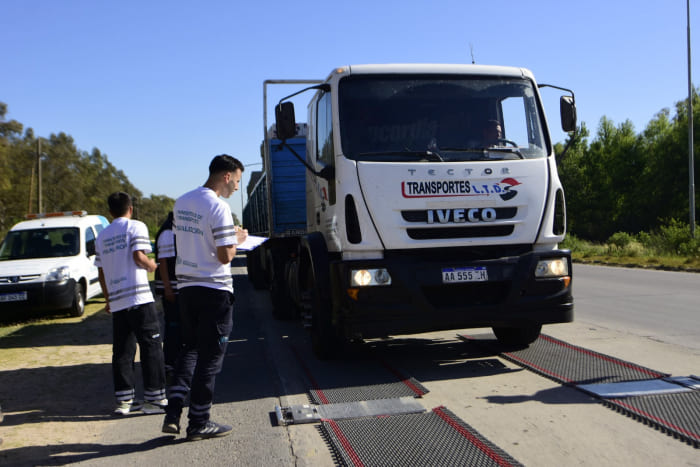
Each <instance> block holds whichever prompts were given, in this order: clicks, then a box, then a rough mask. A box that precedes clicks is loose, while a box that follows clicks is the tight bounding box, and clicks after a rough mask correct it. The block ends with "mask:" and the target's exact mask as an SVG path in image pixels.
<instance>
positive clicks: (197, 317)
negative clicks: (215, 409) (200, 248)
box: [167, 286, 233, 427]
mask: <svg viewBox="0 0 700 467" xmlns="http://www.w3.org/2000/svg"><path fill="white" fill-rule="evenodd" d="M178 292H179V298H178V299H179V303H180V329H181V330H182V332H181V337H182V348H181V350H180V355H179V356H178V359H177V363H176V367H175V374H174V376H173V382H172V385H171V386H170V387H169V388H168V392H169V393H168V407H167V415H168V417H173V418H177V419H179V417H180V414H181V413H182V407H183V405H184V401H185V397H186V396H187V393H188V391H189V392H190V409H189V412H188V418H189V424H190V426H192V427H199V426H202V425H204V424H205V423H206V422H207V421H208V420H209V414H210V410H211V405H212V399H213V397H214V385H215V381H216V375H217V374H218V373H220V372H221V368H222V366H223V362H224V356H225V354H226V346H227V344H228V337H229V334H230V333H231V330H232V328H233V294H231V293H230V292H227V291H225V290H217V289H212V288H209V287H198V286H191V287H183V288H181V289H179V290H178ZM190 388H191V389H190Z"/></svg>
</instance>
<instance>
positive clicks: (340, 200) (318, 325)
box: [276, 65, 575, 353]
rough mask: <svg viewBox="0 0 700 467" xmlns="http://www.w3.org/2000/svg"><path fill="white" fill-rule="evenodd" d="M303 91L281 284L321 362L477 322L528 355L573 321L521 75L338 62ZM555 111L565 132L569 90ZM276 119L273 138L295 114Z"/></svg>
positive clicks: (562, 214) (566, 259)
mask: <svg viewBox="0 0 700 467" xmlns="http://www.w3.org/2000/svg"><path fill="white" fill-rule="evenodd" d="M313 89H314V91H315V93H314V95H313V97H312V99H311V101H310V103H309V105H308V122H307V123H308V136H307V145H306V151H305V152H306V153H305V161H306V164H307V166H308V171H307V176H306V203H307V210H306V218H307V233H306V235H305V236H303V237H302V238H301V241H300V245H299V251H298V252H296V253H295V255H292V256H295V257H297V258H298V259H296V260H292V261H293V262H295V263H296V264H293V265H292V267H291V268H290V267H289V265H288V266H287V270H286V273H285V274H286V275H287V277H290V275H291V276H293V277H295V278H296V279H295V280H294V281H291V282H289V284H288V286H289V287H291V288H292V289H298V290H299V292H298V293H297V294H294V293H291V296H292V297H297V298H298V300H299V302H300V306H301V308H302V309H305V308H306V309H308V310H310V311H309V313H308V314H309V315H310V317H311V319H310V322H311V329H312V337H314V343H315V347H317V348H318V349H319V352H320V353H324V352H329V353H330V352H332V351H333V350H334V349H335V348H336V347H337V343H338V342H340V341H344V340H348V339H355V338H368V337H379V336H387V335H394V334H408V333H417V332H426V331H433V330H445V329H459V328H467V327H484V326H488V327H492V328H493V330H494V333H495V334H496V336H497V337H498V339H499V340H501V341H503V342H505V343H508V344H518V345H526V344H528V343H530V342H532V341H534V340H535V339H536V338H537V337H538V336H539V333H540V330H541V326H542V325H543V324H547V323H561V322H569V321H571V320H572V319H573V298H572V293H571V271H572V267H571V256H570V253H569V252H568V251H566V250H561V249H559V248H558V243H559V242H561V241H562V240H563V238H564V236H565V232H566V207H565V199H564V190H563V187H562V185H561V182H560V180H559V177H558V175H557V169H556V162H555V159H554V150H553V146H552V143H551V139H550V135H549V129H548V126H547V122H546V118H545V114H544V110H543V107H542V103H541V99H540V94H539V88H538V85H537V84H536V82H535V79H534V76H533V75H532V73H531V72H530V71H528V70H526V69H522V68H511V67H493V66H478V65H360V66H346V67H341V68H338V69H336V70H334V71H333V72H332V73H331V74H330V76H329V77H328V78H327V79H326V80H325V82H324V83H323V84H320V85H317V86H314V87H313ZM559 89H562V88H559ZM561 109H562V127H563V129H564V130H565V131H572V130H574V129H575V107H574V104H573V93H572V95H571V96H563V97H562V100H561ZM276 114H277V122H276V125H277V130H278V133H279V135H278V136H279V137H280V138H281V139H283V140H284V138H285V137H286V135H285V132H284V129H285V128H290V127H291V125H292V123H293V122H294V110H293V107H292V106H291V104H290V103H288V102H281V103H280V104H279V105H278V107H277V109H276ZM304 297H310V298H309V299H307V300H306V302H307V303H306V306H305V307H304V303H303V302H304Z"/></svg>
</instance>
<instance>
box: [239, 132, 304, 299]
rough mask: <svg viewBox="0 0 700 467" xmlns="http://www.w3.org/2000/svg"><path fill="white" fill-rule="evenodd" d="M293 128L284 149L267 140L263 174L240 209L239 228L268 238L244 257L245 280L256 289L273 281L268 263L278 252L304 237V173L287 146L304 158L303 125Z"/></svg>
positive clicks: (264, 286) (276, 142) (276, 143)
mask: <svg viewBox="0 0 700 467" xmlns="http://www.w3.org/2000/svg"><path fill="white" fill-rule="evenodd" d="M297 127H298V131H297V135H298V137H295V138H292V139H289V140H287V145H288V146H283V145H282V144H281V143H282V142H281V141H280V140H279V139H275V138H272V139H268V140H267V144H268V147H267V148H264V150H263V154H265V156H266V157H265V158H264V161H263V173H262V175H261V177H260V178H259V179H258V181H257V183H256V184H255V187H254V188H253V190H252V191H251V192H250V195H249V198H248V203H247V204H246V206H245V207H244V209H243V225H244V226H245V228H247V229H248V232H249V233H250V234H252V235H257V236H261V237H268V238H269V240H268V241H266V242H265V243H264V244H263V245H261V246H259V247H258V248H256V249H254V250H253V251H251V252H249V253H248V261H247V263H248V277H249V279H250V280H251V281H252V283H253V285H254V286H255V287H256V288H260V289H262V288H266V287H268V286H269V285H270V283H271V282H272V281H273V280H274V277H271V274H272V268H270V267H269V265H268V262H269V261H273V257H275V256H277V253H278V251H279V250H280V249H282V250H287V249H288V245H290V244H292V243H293V242H295V241H296V240H292V239H297V238H299V236H301V235H304V234H305V233H306V188H305V184H306V182H305V173H304V171H305V170H306V169H305V168H304V165H303V164H301V163H300V162H299V160H298V159H297V158H296V156H295V155H294V154H293V153H292V151H291V150H290V149H289V146H291V148H292V149H293V150H294V151H295V152H296V153H297V154H298V155H299V156H300V157H302V158H303V157H305V154H306V136H305V134H306V124H298V125H297ZM271 132H274V130H271ZM263 144H265V143H264V142H263Z"/></svg>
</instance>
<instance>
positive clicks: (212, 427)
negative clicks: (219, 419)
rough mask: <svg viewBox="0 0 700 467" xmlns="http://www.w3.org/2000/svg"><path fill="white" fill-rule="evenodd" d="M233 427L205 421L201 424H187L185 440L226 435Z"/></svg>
mask: <svg viewBox="0 0 700 467" xmlns="http://www.w3.org/2000/svg"><path fill="white" fill-rule="evenodd" d="M231 430H233V427H230V426H228V425H219V424H218V423H215V422H212V421H211V420H209V421H207V423H205V424H204V425H201V426H196V427H192V426H188V427H187V441H198V440H200V439H205V438H218V437H220V436H226V435H228V434H229V433H231Z"/></svg>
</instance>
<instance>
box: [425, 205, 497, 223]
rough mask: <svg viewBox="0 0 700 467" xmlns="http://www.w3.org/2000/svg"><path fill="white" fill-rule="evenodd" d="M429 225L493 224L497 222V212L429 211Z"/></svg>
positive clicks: (471, 210) (490, 210) (481, 210)
mask: <svg viewBox="0 0 700 467" xmlns="http://www.w3.org/2000/svg"><path fill="white" fill-rule="evenodd" d="M427 214H428V224H435V223H436V222H438V223H440V224H448V223H450V222H453V223H455V224H461V223H465V222H493V221H495V220H496V210H495V209H493V208H481V209H479V208H472V209H429V210H428V211H427Z"/></svg>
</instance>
